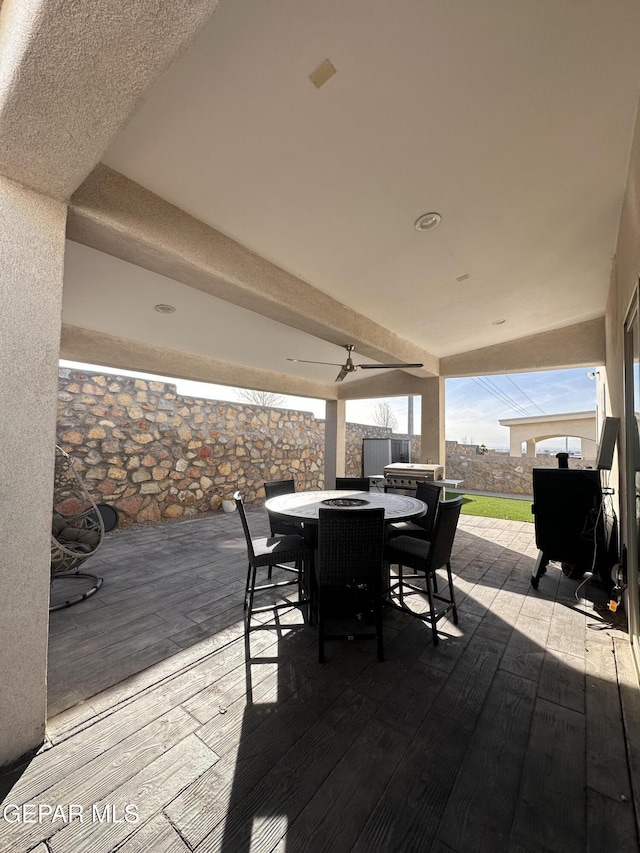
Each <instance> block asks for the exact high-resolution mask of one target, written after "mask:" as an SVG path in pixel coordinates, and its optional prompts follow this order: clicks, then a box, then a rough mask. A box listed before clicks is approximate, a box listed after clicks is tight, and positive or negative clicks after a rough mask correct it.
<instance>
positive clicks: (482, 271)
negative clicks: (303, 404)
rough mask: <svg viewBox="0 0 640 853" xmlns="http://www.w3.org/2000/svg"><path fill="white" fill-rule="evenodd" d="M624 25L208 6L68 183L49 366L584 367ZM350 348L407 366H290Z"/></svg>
mask: <svg viewBox="0 0 640 853" xmlns="http://www.w3.org/2000/svg"><path fill="white" fill-rule="evenodd" d="M639 28H640V7H639V6H638V5H637V4H636V3H635V2H633V0H615V2H607V3H604V2H587V3H579V4H577V3H575V2H574V0H560V2H558V0H553V2H551V0H545V2H538V3H535V4H529V3H521V2H517V3H505V2H504V0H486V2H483V3H482V4H477V3H468V2H466V3H465V2H450V0H447V2H428V3H425V2H422V0H403V2H401V3H400V4H389V3H383V2H374V3H373V4H372V3H371V2H369V0H366V1H365V0H351V2H349V3H348V4H345V3H341V2H337V0H332V1H331V2H327V3H323V4H318V3H314V2H311V0H295V2H292V0H271V2H269V3H264V2H258V3H256V2H255V0H226V2H222V3H220V5H219V7H218V8H217V10H216V11H215V13H214V14H212V15H211V16H210V17H209V18H208V20H207V21H206V23H205V24H204V26H203V27H202V29H201V30H200V31H199V33H198V34H197V36H196V37H195V39H194V41H193V42H192V43H191V44H190V46H189V47H188V48H187V49H186V50H185V51H184V53H183V54H182V55H181V57H180V58H178V59H177V60H176V61H175V62H173V64H172V65H170V67H169V68H168V70H166V71H165V72H164V73H163V74H161V75H159V76H158V78H157V79H156V81H155V83H154V84H153V86H152V87H151V89H150V92H149V94H148V96H147V97H146V99H145V100H144V101H143V102H142V103H141V105H140V106H139V107H138V108H137V110H135V111H134V112H133V114H132V117H131V118H130V120H129V121H128V123H127V124H126V125H125V126H124V127H123V128H122V129H121V130H120V132H119V133H117V134H116V135H115V137H114V138H112V141H111V143H110V145H109V146H108V147H107V149H106V151H104V153H103V154H102V156H101V158H100V159H101V163H100V164H99V165H98V166H97V167H96V169H95V170H94V171H93V172H92V173H91V174H90V175H89V176H88V177H87V179H86V180H85V182H84V184H82V185H81V186H80V187H79V189H78V190H77V191H76V192H75V193H74V195H73V196H72V198H71V207H70V212H69V220H68V236H69V242H68V246H67V254H66V268H65V291H64V305H63V324H64V327H63V337H62V350H61V353H62V356H63V357H66V358H75V359H81V360H85V361H93V362H97V363H109V364H111V365H113V366H116V367H123V368H124V367H133V368H138V369H144V370H148V371H151V372H159V373H165V374H166V373H170V374H172V375H176V376H183V377H186V378H196V379H204V380H208V381H215V382H221V383H225V384H231V385H236V384H238V385H245V386H248V387H260V388H265V389H271V390H279V391H285V392H289V393H296V394H302V395H308V396H316V397H324V398H327V399H330V398H336V397H354V396H378V395H380V394H382V393H398V394H401V393H410V392H411V391H412V390H413V389H417V388H418V387H419V380H420V378H425V377H428V376H434V375H443V376H447V375H465V374H475V373H481V372H485V373H491V372H503V371H504V372H506V371H512V370H531V369H542V368H551V367H564V366H570V365H573V366H578V365H590V364H594V363H602V362H603V361H604V322H603V319H602V318H603V317H604V312H605V302H606V298H607V290H608V284H609V276H610V271H611V264H612V256H613V253H614V247H615V242H616V234H617V228H618V222H619V216H620V208H621V203H622V198H623V191H624V187H625V179H626V172H627V163H628V158H629V150H630V141H631V137H632V131H633V126H634V121H635V110H636V103H637V97H638V81H639V78H640V54H639V53H638V51H637V44H636V33H637V32H638V31H640V29H639ZM167 38H169V37H168V36H167ZM326 59H329V60H330V62H331V63H332V65H333V66H334V67H335V69H336V73H335V75H334V76H333V77H331V79H329V80H328V81H327V82H326V84H325V85H323V86H322V87H321V88H316V86H315V85H314V84H313V83H312V82H311V80H310V78H309V75H310V74H311V73H312V72H313V71H314V70H315V69H316V68H318V66H320V65H321V63H323V61H324V60H326ZM429 211H436V212H438V213H439V214H440V215H441V216H442V222H441V224H440V226H439V227H438V228H437V229H436V230H434V231H431V232H425V233H421V232H418V231H417V230H416V229H415V228H414V222H415V221H416V220H417V219H418V217H419V216H420V215H421V214H424V213H426V212H429ZM158 303H167V304H170V305H173V306H174V307H175V309H176V311H175V313H173V314H170V315H161V314H158V313H156V312H154V310H153V308H154V305H156V304H158ZM347 343H353V344H355V346H356V359H355V360H356V361H363V362H366V361H369V360H376V361H393V362H396V361H420V362H423V363H424V365H425V366H424V368H423V369H422V370H418V371H412V372H411V373H406V372H404V373H398V372H393V374H392V372H391V371H380V372H371V373H368V374H367V375H366V378H365V379H362V378H361V377H362V376H363V375H364V374H361V373H360V372H356V373H355V374H352V375H351V376H349V377H347V380H346V381H345V382H344V383H342V384H340V385H337V384H336V383H335V382H334V380H335V376H336V374H337V368H334V367H324V366H320V365H309V364H303V363H299V362H290V361H287V360H286V359H287V357H292V358H300V359H309V360H317V361H327V362H337V363H342V362H343V361H344V355H345V353H344V350H342V349H341V348H340V347H341V346H342V345H344V344H347ZM107 356H108V357H107Z"/></svg>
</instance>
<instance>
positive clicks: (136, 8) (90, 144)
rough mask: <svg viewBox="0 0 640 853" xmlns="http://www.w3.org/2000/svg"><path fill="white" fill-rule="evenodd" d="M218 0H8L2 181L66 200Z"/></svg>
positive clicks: (0, 25) (0, 85) (1, 27)
mask: <svg viewBox="0 0 640 853" xmlns="http://www.w3.org/2000/svg"><path fill="white" fill-rule="evenodd" d="M218 2H219V0H172V2H170V3H149V2H148V0H109V2H108V3H98V2H94V3H89V2H86V0H85V2H68V3H61V2H60V0H4V2H3V3H2V6H1V7H0V174H3V175H5V176H6V177H8V178H11V179H12V180H14V181H17V182H18V183H20V184H23V185H25V186H28V187H31V188H32V189H35V190H38V191H40V192H42V193H44V194H46V195H50V196H53V197H56V198H63V199H66V198H68V197H69V196H70V195H71V193H72V192H73V191H74V190H75V189H76V187H78V186H79V184H80V183H81V182H82V181H83V180H84V178H85V177H86V176H87V175H88V174H89V172H90V171H91V170H92V169H93V167H94V166H95V165H96V163H97V162H98V161H99V159H100V157H101V155H102V153H103V151H104V150H105V149H106V147H107V145H108V144H109V142H110V141H111V139H112V138H113V137H114V136H115V135H116V134H117V133H118V131H119V130H120V129H121V128H122V127H123V126H124V124H125V122H126V121H127V120H128V118H129V117H130V116H131V115H132V113H133V112H134V111H135V109H136V108H137V107H138V106H139V104H140V103H141V101H142V99H143V98H144V96H145V95H146V94H147V92H148V91H149V88H150V86H151V85H152V84H153V83H154V81H155V80H156V78H157V77H158V75H159V74H160V73H161V72H162V71H163V70H164V69H165V68H167V67H168V66H169V64H170V63H171V62H172V61H173V60H174V59H175V58H176V57H177V56H179V55H180V54H181V53H182V52H183V51H184V50H185V48H186V47H187V45H188V44H189V43H190V42H191V40H192V39H193V37H194V36H195V35H196V33H197V32H198V30H199V29H200V27H201V26H202V24H204V22H205V21H206V20H207V18H208V17H209V15H210V14H211V13H212V12H213V11H214V10H215V9H216V7H217V5H218Z"/></svg>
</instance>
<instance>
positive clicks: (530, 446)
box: [526, 438, 536, 456]
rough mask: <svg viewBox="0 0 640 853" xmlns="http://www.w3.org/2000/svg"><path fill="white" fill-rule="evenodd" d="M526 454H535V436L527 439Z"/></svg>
mask: <svg viewBox="0 0 640 853" xmlns="http://www.w3.org/2000/svg"><path fill="white" fill-rule="evenodd" d="M526 455H527V456H535V455H536V440H535V438H528V439H527V453H526Z"/></svg>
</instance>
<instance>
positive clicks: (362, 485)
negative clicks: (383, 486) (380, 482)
mask: <svg viewBox="0 0 640 853" xmlns="http://www.w3.org/2000/svg"><path fill="white" fill-rule="evenodd" d="M369 486H370V482H369V478H368V477H336V489H339V490H340V491H345V490H346V489H352V490H353V491H354V492H368V491H369Z"/></svg>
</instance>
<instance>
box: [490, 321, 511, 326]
mask: <svg viewBox="0 0 640 853" xmlns="http://www.w3.org/2000/svg"><path fill="white" fill-rule="evenodd" d="M506 322H507V321H506V320H494V321H493V323H491V325H492V326H501V325H502V324H503V323H506Z"/></svg>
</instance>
